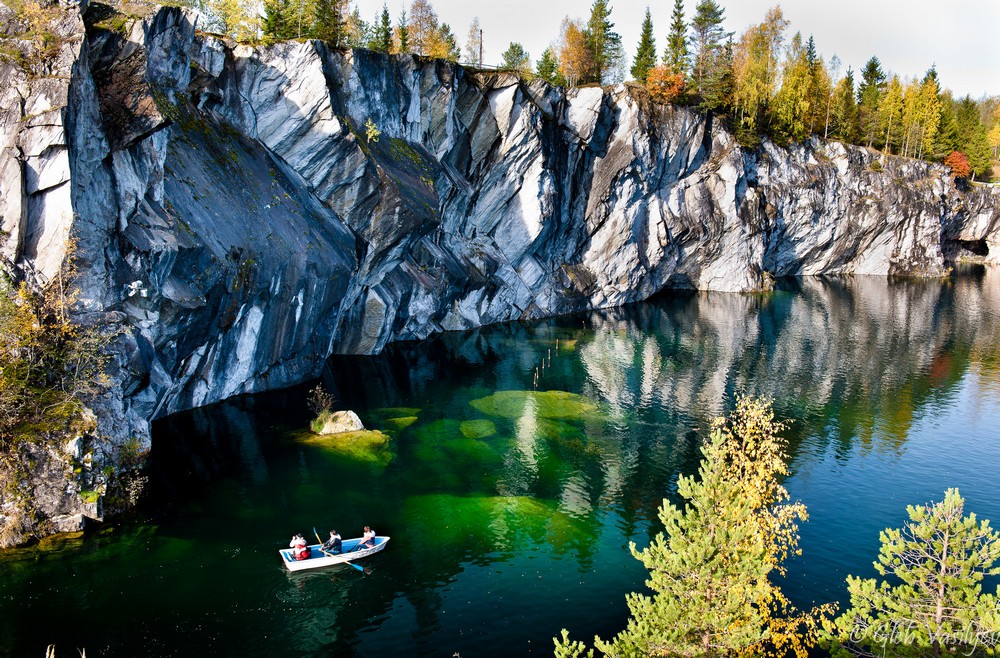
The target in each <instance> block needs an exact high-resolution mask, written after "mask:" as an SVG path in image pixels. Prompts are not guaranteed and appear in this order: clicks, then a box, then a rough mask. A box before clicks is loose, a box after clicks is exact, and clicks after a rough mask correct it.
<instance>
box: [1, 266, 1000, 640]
mask: <svg viewBox="0 0 1000 658" xmlns="http://www.w3.org/2000/svg"><path fill="white" fill-rule="evenodd" d="M998 329H1000V272H998V271H992V270H982V269H978V270H975V269H974V270H970V271H967V272H964V273H963V274H962V275H961V276H958V277H955V278H953V279H952V280H949V281H945V282H941V281H934V282H917V281H908V282H895V283H892V282H888V281H886V280H884V279H880V278H861V279H855V280H847V281H841V280H822V281H819V280H808V281H803V282H795V283H790V284H787V286H786V289H784V290H782V291H780V292H778V293H776V294H774V295H772V296H767V297H747V296H737V295H725V294H698V295H688V296H673V297H667V298H664V299H660V300H658V301H656V302H653V303H648V304H644V305H638V306H634V307H631V308H628V309H623V310H617V311H613V312H606V313H597V314H592V315H586V316H575V317H568V318H560V319H557V320H552V321H548V322H543V323H539V324H535V325H531V326H524V325H509V326H501V327H491V328H486V329H483V330H481V331H477V332H472V333H467V334H454V335H444V336H440V337H438V338H435V339H432V340H429V341H427V342H424V343H421V344H415V345H406V346H397V347H395V348H394V349H392V350H390V351H389V352H388V353H387V354H385V355H383V356H380V357H375V358H338V359H334V360H332V361H331V362H330V364H329V367H328V368H327V372H326V374H325V377H324V379H325V381H326V384H327V386H328V387H329V388H330V389H331V390H333V391H334V392H335V393H336V395H337V397H338V399H339V404H338V406H342V407H349V408H351V409H354V410H355V411H357V412H358V413H359V414H360V416H361V417H362V419H363V420H364V421H365V423H366V425H367V426H368V427H369V428H373V429H379V430H382V431H383V432H385V433H386V435H388V437H389V439H388V441H387V442H386V443H384V444H379V443H378V442H377V441H376V442H375V443H374V444H372V445H369V446H368V447H366V448H358V447H357V446H356V445H355V446H354V447H351V448H343V447H338V446H337V445H336V444H335V443H334V442H329V441H327V442H315V441H311V440H310V439H309V437H308V435H307V434H306V433H305V432H304V431H303V430H304V429H305V427H306V426H307V423H308V420H309V417H310V412H309V411H308V409H307V408H306V405H305V402H304V399H305V395H306V392H307V390H308V387H298V388H295V389H291V390H287V391H281V392H276V393H271V394H265V395H258V396H253V397H247V398H242V399H239V400H235V401H232V402H228V403H224V404H220V405H216V406H214V407H211V408H208V409H202V410H198V411H195V412H191V413H188V414H184V415H181V416H177V417H174V418H171V419H168V420H166V421H164V422H162V423H160V424H159V425H158V426H157V427H156V428H155V431H154V444H153V455H152V457H153V459H152V473H151V477H152V485H151V495H150V498H149V500H147V501H146V505H145V507H144V509H143V513H142V514H143V522H142V523H138V524H135V525H132V526H127V527H124V528H119V529H116V530H110V531H106V532H103V533H99V534H95V535H91V536H88V537H86V538H85V539H82V540H81V539H77V540H72V541H64V542H56V543H52V542H49V543H46V544H44V545H43V547H41V548H39V549H36V550H32V551H20V552H16V553H10V554H0V656H18V657H24V656H39V657H40V656H43V655H44V650H45V646H46V645H47V644H50V643H55V644H56V645H57V648H58V649H59V654H58V655H59V656H75V655H77V654H76V652H75V649H76V648H86V651H87V656H88V657H90V658H95V657H97V656H208V655H227V656H228V655H239V656H284V655H289V656H291V655H296V656H316V655H318V656H362V655H366V656H369V655H393V656H443V657H450V656H453V654H455V653H459V654H460V655H461V657H462V658H476V657H500V656H523V655H539V656H544V655H551V651H552V641H551V637H552V636H554V635H556V634H558V632H559V630H560V629H561V628H563V627H566V628H569V629H570V631H571V632H572V634H573V635H574V636H576V637H578V638H582V639H586V640H588V641H589V640H590V639H591V638H592V637H593V635H594V634H595V633H597V634H600V635H602V636H603V637H610V636H611V635H613V634H614V633H615V632H617V631H618V630H620V629H621V628H622V627H623V625H624V620H625V617H626V614H627V608H626V605H625V594H626V593H627V592H629V591H633V590H638V589H641V588H642V587H643V580H644V575H645V572H644V570H643V569H642V567H641V565H640V564H639V563H638V562H637V561H636V560H634V559H633V558H631V556H630V555H629V554H628V552H627V549H626V548H624V546H625V545H626V544H627V543H628V542H629V541H630V540H631V541H635V542H637V543H638V544H640V545H643V544H645V543H646V542H647V541H648V540H649V537H650V536H651V535H652V534H653V533H655V532H656V531H657V530H658V529H659V525H658V521H657V519H656V511H657V507H658V506H659V504H660V502H661V500H662V499H663V497H664V496H670V495H672V493H673V491H674V483H675V481H676V478H677V475H678V474H679V473H687V472H691V471H693V470H694V469H695V467H696V464H697V459H698V456H699V455H698V452H697V446H698V441H699V438H700V436H701V432H702V431H703V430H704V428H705V427H706V426H707V424H708V422H709V420H710V419H711V418H712V417H713V416H716V415H719V414H722V413H725V412H726V411H727V409H728V408H729V407H730V405H731V404H732V398H733V395H734V394H735V393H737V392H746V393H752V394H764V395H769V396H771V397H773V398H774V400H775V407H776V410H777V412H778V414H779V415H780V416H782V417H784V418H789V419H792V420H793V421H794V424H793V426H792V429H791V430H790V431H789V438H790V452H791V457H790V458H791V470H792V476H791V477H790V478H789V480H788V482H787V486H788V488H789V490H790V492H791V494H792V497H793V498H796V499H799V500H802V501H803V502H804V503H806V505H807V506H808V508H809V511H810V517H811V518H810V521H809V522H808V523H807V524H805V525H804V526H803V527H802V532H801V534H802V541H801V547H802V550H803V555H802V556H801V557H800V558H797V559H795V560H794V561H793V562H792V563H791V565H790V569H789V576H788V579H787V582H786V583H785V585H786V588H787V591H788V592H789V593H790V595H791V596H792V598H793V600H794V602H796V603H798V604H800V605H806V604H808V603H810V602H812V601H816V602H824V601H830V600H843V599H844V597H845V590H844V584H843V581H844V577H845V576H846V575H847V574H848V573H854V574H858V575H874V570H873V569H872V566H871V563H872V560H874V559H875V557H876V555H877V551H878V532H879V530H880V529H882V528H884V527H886V526H897V525H899V524H900V523H901V521H902V520H903V519H904V518H905V507H906V505H907V504H911V503H921V502H927V501H930V500H934V499H940V498H941V497H942V495H943V492H944V490H945V489H946V488H948V487H952V486H957V487H960V489H961V491H962V493H963V495H964V496H965V497H966V499H967V505H968V508H969V509H971V510H972V511H975V512H977V514H978V515H979V516H980V517H986V518H992V519H994V520H995V521H997V522H1000V481H998V479H997V477H996V471H997V467H998V466H1000V342H998V337H1000V332H998ZM536 368H537V369H538V383H537V392H536V390H535V386H534V379H535V372H536ZM560 392H564V393H560ZM364 524H371V525H373V526H374V527H375V529H376V530H377V531H378V532H379V533H380V534H388V535H391V536H392V541H391V543H390V544H389V547H388V548H387V549H386V550H385V551H384V552H383V553H381V554H379V555H376V556H373V557H372V558H369V559H368V560H367V561H366V563H367V566H368V567H370V569H369V573H367V574H363V573H359V572H358V571H356V570H354V569H351V568H350V567H346V566H341V567H331V568H327V569H322V570H319V571H316V572H306V573H300V574H288V573H286V572H285V570H284V568H283V567H282V565H281V563H280V561H279V559H278V556H277V553H276V551H277V549H278V548H281V547H284V546H286V545H287V542H288V538H289V536H290V535H291V534H292V533H293V532H305V533H307V534H309V533H312V529H313V527H314V526H316V527H317V529H318V530H319V531H320V532H324V531H325V530H328V529H329V528H330V527H331V526H334V527H336V528H337V529H338V530H339V531H340V532H341V534H343V535H344V536H345V537H349V536H357V535H358V534H360V530H361V528H362V526H363V525H364ZM992 585H995V582H994V583H992V584H991V586H992Z"/></svg>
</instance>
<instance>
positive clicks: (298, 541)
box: [288, 534, 309, 560]
mask: <svg viewBox="0 0 1000 658" xmlns="http://www.w3.org/2000/svg"><path fill="white" fill-rule="evenodd" d="M288 547H289V548H290V549H292V557H294V558H295V559H296V560H308V559H309V545H308V544H306V539H305V537H303V536H302V535H301V534H298V535H294V536H293V537H292V541H290V542H288Z"/></svg>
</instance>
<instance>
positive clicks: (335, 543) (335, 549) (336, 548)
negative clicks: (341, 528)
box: [321, 530, 342, 553]
mask: <svg viewBox="0 0 1000 658" xmlns="http://www.w3.org/2000/svg"><path fill="white" fill-rule="evenodd" d="M341 543H342V540H341V539H340V535H338V534H337V531H336V530H331V531H330V538H329V539H327V540H326V541H325V542H323V546H322V549H321V550H323V551H324V552H327V553H340V546H341Z"/></svg>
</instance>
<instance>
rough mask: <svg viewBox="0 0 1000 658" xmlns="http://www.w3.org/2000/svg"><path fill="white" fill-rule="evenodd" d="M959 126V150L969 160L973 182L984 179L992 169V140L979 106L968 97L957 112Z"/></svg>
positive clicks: (962, 101) (960, 103)
mask: <svg viewBox="0 0 1000 658" xmlns="http://www.w3.org/2000/svg"><path fill="white" fill-rule="evenodd" d="M955 120H956V123H957V124H958V143H959V148H958V149H956V150H959V151H962V152H963V153H965V154H966V155H967V156H968V158H969V164H970V165H971V166H972V180H976V179H977V178H980V179H981V178H983V177H984V176H986V175H987V174H988V172H989V168H990V164H991V162H990V140H989V133H988V131H987V130H986V126H985V125H983V122H982V117H981V114H980V111H979V105H978V104H977V103H976V101H974V100H972V98H971V97H970V96H966V97H965V98H963V99H962V100H961V101H960V102H959V103H958V107H957V109H956V112H955Z"/></svg>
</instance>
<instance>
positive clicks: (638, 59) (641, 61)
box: [631, 7, 656, 84]
mask: <svg viewBox="0 0 1000 658" xmlns="http://www.w3.org/2000/svg"><path fill="white" fill-rule="evenodd" d="M654 66H656V40H655V39H654V37H653V16H652V14H650V13H649V7H646V17H645V18H644V19H643V21H642V34H641V35H640V37H639V48H638V50H637V51H636V53H635V61H634V62H633V63H632V71H631V72H632V77H633V78H634V79H636V80H638V81H639V82H641V83H643V84H645V83H646V74H648V73H649V69H651V68H653V67H654Z"/></svg>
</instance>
